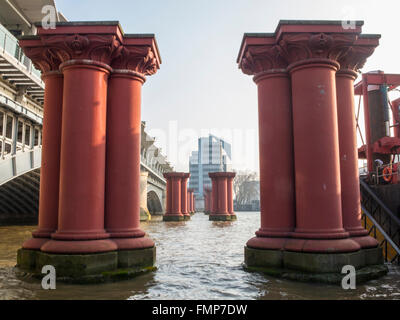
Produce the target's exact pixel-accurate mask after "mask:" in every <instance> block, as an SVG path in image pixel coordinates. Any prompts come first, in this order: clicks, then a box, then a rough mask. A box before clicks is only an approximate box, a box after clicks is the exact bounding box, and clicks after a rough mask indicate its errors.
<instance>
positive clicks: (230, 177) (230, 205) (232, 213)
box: [227, 172, 237, 220]
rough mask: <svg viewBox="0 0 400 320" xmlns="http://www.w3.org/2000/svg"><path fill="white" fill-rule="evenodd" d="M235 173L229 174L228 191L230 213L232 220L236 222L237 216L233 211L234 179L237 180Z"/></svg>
mask: <svg viewBox="0 0 400 320" xmlns="http://www.w3.org/2000/svg"><path fill="white" fill-rule="evenodd" d="M235 175H236V173H235V172H229V175H228V177H227V191H228V212H229V214H230V215H231V220H236V219H237V217H236V214H235V212H234V211H233V179H234V178H235Z"/></svg>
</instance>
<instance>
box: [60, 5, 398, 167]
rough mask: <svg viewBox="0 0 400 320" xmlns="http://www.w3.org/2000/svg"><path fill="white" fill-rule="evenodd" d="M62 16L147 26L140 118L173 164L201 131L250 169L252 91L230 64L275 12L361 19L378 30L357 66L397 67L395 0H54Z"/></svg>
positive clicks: (182, 160)
mask: <svg viewBox="0 0 400 320" xmlns="http://www.w3.org/2000/svg"><path fill="white" fill-rule="evenodd" d="M56 4H57V7H58V10H59V11H61V12H62V13H63V14H64V15H65V16H66V18H67V19H68V20H70V21H73V20H119V21H120V23H121V25H122V28H123V30H124V32H125V33H154V34H155V35H156V39H157V42H158V46H159V49H160V53H161V57H162V64H161V69H160V70H159V71H158V73H157V74H155V75H153V76H151V77H148V79H147V82H146V84H145V85H144V87H143V97H142V119H143V120H144V121H146V123H147V131H148V132H149V133H150V134H152V135H154V136H156V137H157V138H158V145H159V146H161V147H162V149H163V153H164V154H167V156H168V158H169V160H170V161H171V162H172V164H173V165H174V167H175V169H176V170H179V171H183V170H185V171H187V170H188V158H189V153H190V151H192V150H195V149H196V148H197V138H198V137H199V136H200V135H206V134H207V133H208V132H212V133H215V134H216V135H220V136H221V135H222V136H225V137H226V139H227V140H228V141H229V142H232V152H233V167H234V168H235V169H239V170H244V169H249V170H257V171H258V139H257V130H258V127H257V126H258V124H257V91H256V86H255V84H254V83H253V81H252V78H251V77H249V76H246V75H244V74H243V73H242V72H241V71H240V70H239V69H238V67H237V64H236V57H237V54H238V50H239V46H240V43H241V40H242V37H243V33H244V32H273V31H274V30H275V28H276V26H277V24H278V21H279V20H280V19H315V20H324V19H327V20H350V19H354V20H364V22H365V23H364V26H363V33H379V34H382V38H381V42H380V46H379V47H378V48H377V50H376V51H375V53H374V55H373V56H372V57H371V58H370V59H369V60H368V62H367V63H366V65H365V67H364V69H363V71H364V72H367V71H371V70H377V69H380V70H384V71H385V72H387V73H400V59H399V51H400V50H399V49H400V39H399V36H398V31H397V29H398V28H397V25H398V13H399V12H400V1H398V0H393V1H387V0H385V1H376V0H374V1H368V0H357V1H349V0H347V1H342V0H335V1H322V0H320V1H316V0H312V1H310V0H308V1H307V0H306V1H304V0H302V1H291V0H280V1H269V0H240V1H238V0H229V1H228V0H197V1H194V0H152V1H134V0H125V1H123V0H112V1H110V0H56Z"/></svg>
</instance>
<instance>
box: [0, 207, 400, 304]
mask: <svg viewBox="0 0 400 320" xmlns="http://www.w3.org/2000/svg"><path fill="white" fill-rule="evenodd" d="M259 221H260V219H259V213H257V212H239V213H238V220H237V221H236V222H210V221H208V216H206V215H204V214H202V213H197V214H195V215H194V216H193V217H192V220H191V221H188V222H179V223H172V222H168V223H165V222H162V221H151V222H147V223H143V224H142V228H143V229H144V230H145V231H146V232H147V233H148V234H149V236H150V237H151V238H152V239H154V241H155V243H156V245H157V263H156V265H157V268H158V269H157V271H156V272H153V273H150V274H145V275H141V276H139V277H137V278H135V279H132V280H129V281H123V282H118V283H108V284H100V285H86V286H84V285H66V284H61V283H58V284H57V290H52V291H46V290H42V289H41V288H40V284H39V283H38V282H26V281H21V280H19V279H17V278H16V276H15V272H14V271H13V269H12V267H13V266H14V265H15V262H16V250H17V249H18V248H19V247H20V245H21V243H22V242H23V241H24V240H25V239H27V238H29V237H30V232H31V231H32V230H33V229H34V228H33V227H27V226H12V227H0V299H131V300H136V299H179V300H181V299H234V300H239V299H342V300H345V299H400V269H399V268H398V267H395V266H389V270H390V271H389V274H388V275H387V276H385V277H383V278H381V279H379V280H374V281H370V282H368V283H367V284H365V285H361V286H358V287H357V289H356V290H342V289H341V288H340V287H338V286H332V285H321V284H307V283H299V282H293V281H287V280H282V279H277V278H273V277H269V276H265V275H262V274H259V273H249V272H246V271H244V269H243V268H242V263H243V247H244V245H245V243H246V241H247V240H248V239H249V238H251V237H253V236H254V232H255V231H256V230H257V229H258V227H259V223H260V222H259Z"/></svg>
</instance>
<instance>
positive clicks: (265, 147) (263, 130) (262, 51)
mask: <svg viewBox="0 0 400 320" xmlns="http://www.w3.org/2000/svg"><path fill="white" fill-rule="evenodd" d="M361 25H362V23H361V22H360V23H357V24H356V28H351V29H345V28H343V27H342V25H341V23H340V22H339V21H337V22H324V21H281V22H280V24H279V25H278V27H277V29H276V31H275V33H274V34H245V36H244V39H243V41H242V45H241V49H240V53H239V58H238V64H239V67H240V68H241V69H242V71H243V72H244V73H246V74H252V75H255V81H256V82H257V81H258V82H257V84H258V89H259V122H260V123H259V130H260V188H261V190H260V191H261V219H262V226H261V229H260V230H259V231H258V232H257V235H258V237H257V238H253V239H251V240H250V241H249V242H248V243H247V245H248V246H252V247H255V248H260V249H286V250H294V251H305V252H324V253H327V252H351V251H356V250H359V249H360V245H359V244H358V243H357V242H355V241H354V240H352V239H350V238H349V233H348V232H346V230H345V229H344V226H343V217H342V198H341V194H342V187H341V181H340V175H341V171H340V170H341V166H340V165H341V163H340V158H339V132H338V114H337V100H336V99H337V95H339V94H342V92H339V91H338V92H337V86H336V71H337V70H338V68H339V65H341V66H342V67H343V68H351V67H350V66H349V65H348V64H350V63H353V62H354V68H356V69H357V68H359V67H361V66H362V65H363V63H364V62H365V59H366V57H368V56H369V55H371V54H372V52H373V50H374V48H375V47H376V46H377V44H378V39H379V37H380V36H379V35H362V34H361ZM261 39H262V40H261ZM358 47H362V48H361V50H360V52H361V53H362V54H361V56H359V54H360V52H359V51H358ZM344 57H346V58H347V59H348V60H347V61H344V60H343V58H344ZM338 60H340V61H341V63H340V64H339V63H338ZM346 63H347V64H346ZM287 71H289V73H290V76H289V77H288V76H286V82H287V83H288V84H285V82H284V80H283V79H285V77H284V74H285V72H287ZM279 72H280V73H281V74H280V75H279ZM277 74H278V75H279V77H278V76H277ZM273 75H275V79H274V78H273ZM264 78H266V79H268V78H271V79H268V80H264ZM278 79H279V80H278ZM262 80H264V82H265V83H264V84H263V83H262ZM279 81H280V82H281V83H280V84H279V83H278V82H279ZM339 81H341V80H339ZM347 81H348V79H346V80H344V82H343V83H341V84H339V88H338V90H342V87H343V88H345V90H346V91H345V92H344V96H343V97H342V98H343V99H344V100H346V106H349V104H348V101H347V99H349V98H350V96H351V95H349V91H351V89H352V88H351V86H349V83H347ZM350 81H352V80H350ZM288 87H289V88H290V87H291V95H290V94H288V93H287V90H288V89H287V88H288ZM285 88H286V89H285ZM289 90H290V89H289ZM285 91H286V92H285ZM282 97H283V98H284V97H289V99H287V100H284V99H283V98H282ZM278 99H279V100H278ZM290 103H291V105H290ZM341 104H343V101H342V102H341ZM271 106H274V107H275V108H274V109H273V111H269V108H271V109H272V107H271ZM276 106H279V107H278V108H277V107H276ZM281 106H282V107H281ZM286 106H289V107H286ZM342 107H345V106H344V104H343V105H342ZM350 107H352V105H350ZM353 107H354V106H353ZM282 109H283V110H289V111H292V112H293V114H292V116H290V117H289V116H288V115H287V114H285V113H284V112H283V111H282ZM289 115H290V113H289ZM346 115H350V118H346V122H345V123H344V124H343V125H344V130H343V137H344V138H345V137H347V138H348V139H349V140H350V142H348V144H347V145H346V144H343V153H344V154H345V153H346V154H347V153H348V152H351V160H350V161H349V163H350V162H351V165H349V167H348V168H346V166H344V170H343V175H345V174H346V172H348V173H350V174H351V176H352V177H353V176H354V175H356V174H357V173H358V170H357V168H356V167H355V166H354V162H355V159H356V156H357V154H356V148H355V145H354V144H355V143H354V133H355V130H354V119H353V118H354V115H352V114H351V111H349V110H346ZM277 117H279V120H276V119H277ZM292 119H293V120H292ZM349 119H350V120H349ZM279 121H282V123H283V126H282V129H279V128H280V127H279V124H277V123H279ZM264 123H265V124H264ZM266 124H267V125H266ZM288 127H289V128H290V130H293V138H294V141H293V144H291V142H290V137H291V133H290V134H287V131H284V130H283V129H285V130H288V129H287V128H288ZM268 128H271V130H270V131H268ZM276 128H278V131H276ZM274 140H275V141H276V144H277V149H276V151H275V149H272V151H271V148H274V147H273V146H274ZM291 145H293V150H294V152H293V151H292V150H289V149H286V148H287V146H291ZM278 146H279V147H278ZM283 147H284V148H285V149H283ZM351 147H352V148H351ZM346 148H347V149H348V150H346ZM270 155H271V156H270ZM286 158H289V160H287V159H286ZM282 159H283V160H282ZM290 161H292V165H291V166H290ZM293 161H294V168H295V179H293V178H290V175H286V174H287V172H290V170H293ZM269 166H270V167H273V170H269ZM281 166H282V167H283V168H285V171H283V172H284V174H285V175H284V176H283V177H284V179H283V181H295V194H296V202H295V204H294V201H290V200H289V201H283V198H282V197H283V196H281V194H280V193H279V191H278V187H281V186H282V183H281V181H282V180H281V181H279V180H275V179H276V177H278V176H279V177H280V176H281V174H277V170H279V168H280V167H281ZM290 167H291V168H290ZM292 172H293V171H292ZM280 173H281V171H280ZM271 179H272V180H271ZM353 182H354V181H353ZM284 185H286V186H287V184H284ZM354 186H355V184H354V183H347V184H346V185H345V186H344V189H345V190H349V191H348V194H347V198H346V199H347V200H345V203H346V206H347V205H349V206H351V205H352V204H354V203H355V202H356V201H358V200H359V194H357V192H355V187H354ZM274 188H277V189H276V192H277V194H278V196H276V194H274V196H272V195H271V196H270V194H271V190H272V192H274ZM292 188H293V187H292ZM288 190H290V189H285V192H283V191H281V193H282V194H283V195H285V196H286V197H290V192H289V191H288ZM292 190H293V189H292ZM265 199H268V201H266V200H265ZM288 199H290V198H288ZM281 200H282V203H283V206H282V209H283V210H281V211H279V209H278V208H279V206H278V205H277V203H278V202H279V201H281ZM290 205H292V206H293V207H292V210H290ZM294 206H295V210H294ZM358 207H359V206H358ZM349 211H351V212H353V214H354V212H356V213H357V214H358V209H357V207H356V208H355V209H354V208H353V209H352V210H349ZM282 212H283V217H282ZM290 213H291V214H290ZM294 213H295V215H296V218H294ZM357 214H354V215H353V216H352V217H351V219H353V218H354V221H353V220H351V219H350V218H349V221H350V220H351V222H352V223H353V222H354V226H353V224H350V223H347V222H346V223H347V227H348V228H349V229H352V227H354V228H355V229H357V230H359V227H360V225H359V224H358V225H357V226H356V224H357V223H359V220H358V218H357ZM271 226H272V227H274V228H275V231H280V232H281V233H280V234H277V237H276V238H272V235H271V231H273V229H272V228H271ZM279 228H281V230H279ZM293 228H295V230H294V232H291V231H293ZM263 229H266V230H268V231H267V232H269V233H270V234H269V235H268V234H266V236H267V237H269V238H262V237H260V236H261V235H262V231H263ZM355 229H354V230H355ZM352 230H353V229H352ZM354 230H353V231H354ZM360 232H361V231H360ZM259 235H260V236H259Z"/></svg>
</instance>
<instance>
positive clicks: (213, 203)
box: [210, 178, 218, 214]
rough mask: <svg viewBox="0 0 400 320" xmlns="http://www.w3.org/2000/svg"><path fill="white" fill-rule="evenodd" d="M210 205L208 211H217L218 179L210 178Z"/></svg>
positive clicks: (213, 212)
mask: <svg viewBox="0 0 400 320" xmlns="http://www.w3.org/2000/svg"><path fill="white" fill-rule="evenodd" d="M210 199H211V207H210V213H211V214H216V213H217V212H218V181H217V179H212V178H211V197H210Z"/></svg>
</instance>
